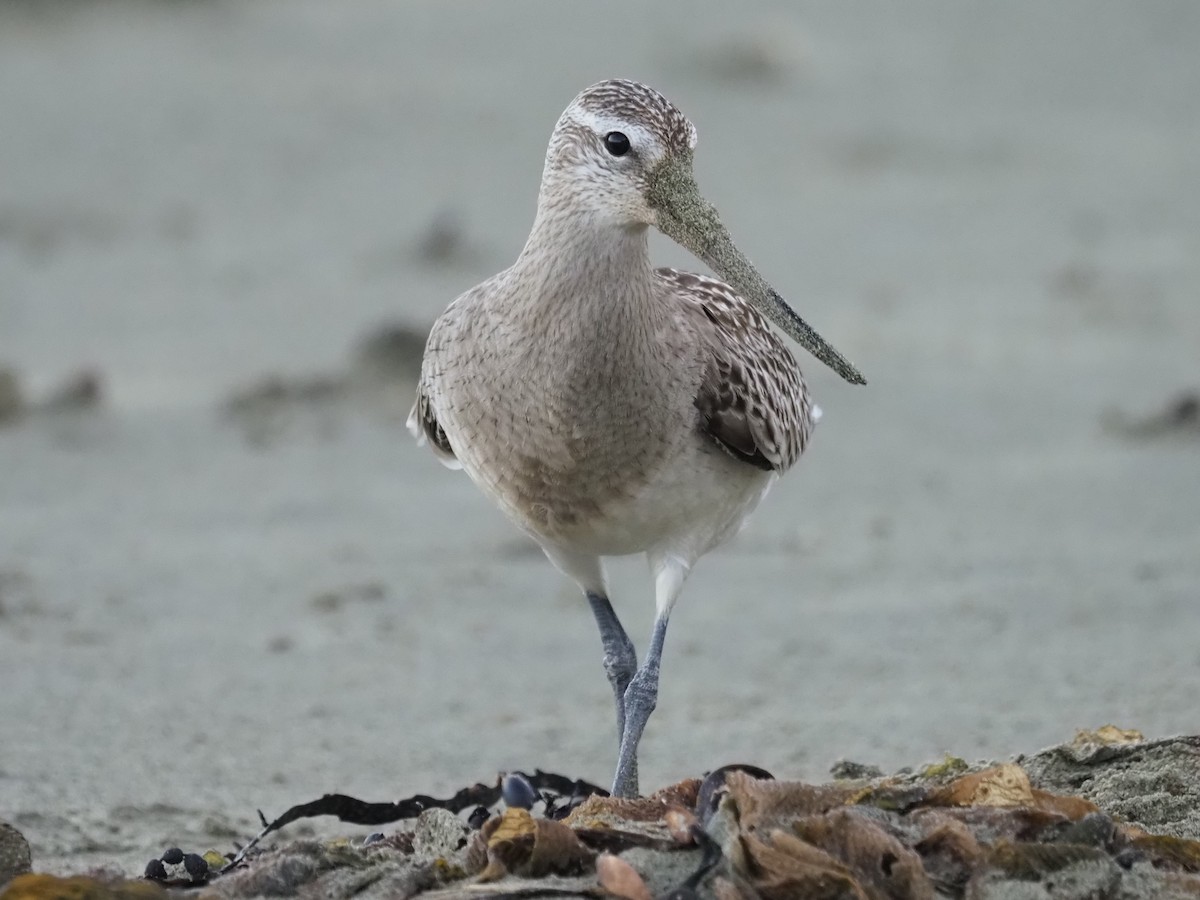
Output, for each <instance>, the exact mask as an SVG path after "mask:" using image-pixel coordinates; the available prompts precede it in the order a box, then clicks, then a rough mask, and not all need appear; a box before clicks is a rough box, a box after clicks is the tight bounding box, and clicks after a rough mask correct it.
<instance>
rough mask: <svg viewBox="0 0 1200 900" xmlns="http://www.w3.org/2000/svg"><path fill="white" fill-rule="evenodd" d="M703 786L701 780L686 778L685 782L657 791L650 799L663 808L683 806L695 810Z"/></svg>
mask: <svg viewBox="0 0 1200 900" xmlns="http://www.w3.org/2000/svg"><path fill="white" fill-rule="evenodd" d="M701 784H702V782H701V780H700V779H699V778H685V779H684V780H683V781H680V782H678V783H676V784H671V785H667V787H665V788H662V789H661V790H657V791H655V792H654V793H653V794H651V795H650V796H649V798H648V799H650V800H655V801H657V802H659V803H661V804H662V805H663V806H668V807H670V806H682V807H684V808H685V809H694V808H695V806H696V798H697V796H698V795H699V794H700V785H701Z"/></svg>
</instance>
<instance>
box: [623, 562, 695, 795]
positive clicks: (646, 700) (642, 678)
mask: <svg viewBox="0 0 1200 900" xmlns="http://www.w3.org/2000/svg"><path fill="white" fill-rule="evenodd" d="M647 555H648V556H649V560H650V569H651V571H653V572H654V605H655V608H656V609H657V614H656V616H655V618H654V632H653V633H652V634H651V636H650V648H649V649H648V650H647V651H646V658H645V660H643V662H642V666H641V668H640V669H638V670H637V672H636V673H634V676H633V678H632V679H630V681H629V686H628V687H627V688H625V727H624V729H622V732H621V750H620V753H619V755H618V756H617V774H616V776H615V777H614V778H613V788H612V793H613V796H614V797H636V796H637V795H638V768H637V752H638V743H639V742H640V741H641V740H642V732H644V731H645V730H646V722H647V721H649V719H650V713H652V712H654V707H655V705H656V704H657V703H658V669H659V664H660V663H661V661H662V652H663V642H664V641H666V639H667V620H668V619H669V618H670V617H671V609H672V607H674V606H675V600H676V599H677V598H678V597H679V592H680V591H681V590H683V582H684V581H685V580H686V579H687V576H688V572H689V571H690V570H691V567H692V566H691V564H692V561H691V560H688V559H684V558H682V557H680V556H675V555H673V554H671V553H668V552H661V551H658V552H654V551H652V552H651V553H649V554H647Z"/></svg>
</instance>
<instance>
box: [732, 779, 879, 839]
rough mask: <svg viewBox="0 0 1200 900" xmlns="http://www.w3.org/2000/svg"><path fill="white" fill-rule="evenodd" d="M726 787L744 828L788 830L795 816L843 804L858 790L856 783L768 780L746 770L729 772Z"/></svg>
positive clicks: (747, 829) (749, 829) (740, 824)
mask: <svg viewBox="0 0 1200 900" xmlns="http://www.w3.org/2000/svg"><path fill="white" fill-rule="evenodd" d="M726 790H727V791H728V795H729V798H730V800H731V801H732V802H733V803H734V804H735V805H736V807H737V819H738V824H739V826H740V827H741V828H742V830H743V831H753V830H758V831H770V830H772V829H775V828H782V829H785V830H786V829H788V828H790V826H791V823H792V822H794V821H795V820H796V819H798V818H801V817H803V816H811V815H819V814H821V813H824V812H828V811H829V810H831V809H835V808H837V807H839V806H844V805H845V804H846V803H848V802H850V800H851V798H852V797H854V796H856V795H857V794H858V793H859V791H858V789H857V788H856V787H854V786H853V785H844V784H825V785H813V784H805V783H803V782H800V781H766V780H763V779H758V778H754V777H752V776H750V775H747V774H746V773H744V772H730V773H729V777H728V779H727V781H726Z"/></svg>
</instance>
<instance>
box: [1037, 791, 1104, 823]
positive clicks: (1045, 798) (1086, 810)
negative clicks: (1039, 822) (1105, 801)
mask: <svg viewBox="0 0 1200 900" xmlns="http://www.w3.org/2000/svg"><path fill="white" fill-rule="evenodd" d="M1033 805H1034V807H1035V808H1037V809H1040V810H1042V811H1044V812H1050V813H1058V814H1059V815H1063V816H1066V817H1067V818H1068V819H1070V820H1071V821H1072V822H1078V821H1079V820H1080V819H1082V818H1083V817H1084V816H1086V815H1089V814H1091V813H1096V812H1099V811H1100V807H1098V806H1097V805H1096V804H1095V803H1093V802H1092V801H1091V800H1085V799H1084V798H1083V797H1070V796H1067V795H1065V794H1051V793H1050V792H1049V791H1041V790H1038V789H1037V788H1034V789H1033Z"/></svg>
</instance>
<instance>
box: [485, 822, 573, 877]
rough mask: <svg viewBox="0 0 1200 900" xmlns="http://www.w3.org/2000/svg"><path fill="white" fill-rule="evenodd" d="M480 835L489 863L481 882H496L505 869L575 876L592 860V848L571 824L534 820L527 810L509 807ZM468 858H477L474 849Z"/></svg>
mask: <svg viewBox="0 0 1200 900" xmlns="http://www.w3.org/2000/svg"><path fill="white" fill-rule="evenodd" d="M480 834H481V835H482V838H483V841H484V842H485V843H486V845H487V865H486V866H485V867H484V869H483V871H482V872H481V873H480V874H479V880H480V881H494V880H496V879H497V878H501V877H503V876H504V874H505V873H506V872H512V873H513V874H514V875H521V876H525V877H529V878H537V877H539V876H542V875H550V874H555V875H574V874H578V873H579V872H581V871H582V870H583V868H584V866H585V865H587V864H588V863H590V862H591V861H592V851H590V850H589V849H588V848H587V847H585V846H584V845H583V844H582V843H580V841H579V838H578V837H576V835H575V832H574V831H573V830H572V829H571V828H570V827H568V826H567V825H564V824H563V823H562V822H556V821H554V820H553V819H535V818H534V817H533V816H532V815H530V813H529V810H527V809H520V808H518V807H510V808H508V809H506V810H505V811H504V814H503V815H501V816H496V817H495V818H493V819H489V820H488V821H487V822H485V823H484V826H483V828H482V829H480ZM472 851H474V847H473V848H472ZM468 857H469V858H471V860H472V862H475V861H477V859H478V855H477V853H475V852H469V853H468Z"/></svg>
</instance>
